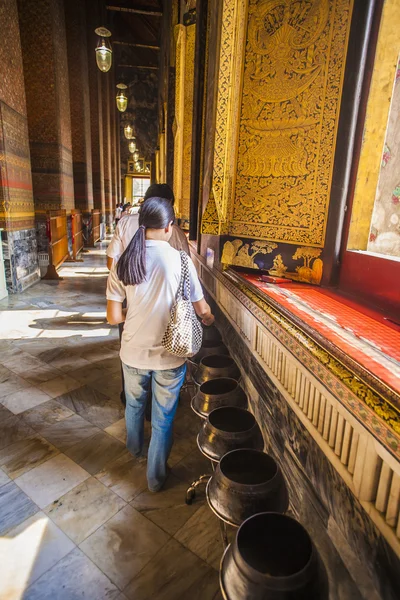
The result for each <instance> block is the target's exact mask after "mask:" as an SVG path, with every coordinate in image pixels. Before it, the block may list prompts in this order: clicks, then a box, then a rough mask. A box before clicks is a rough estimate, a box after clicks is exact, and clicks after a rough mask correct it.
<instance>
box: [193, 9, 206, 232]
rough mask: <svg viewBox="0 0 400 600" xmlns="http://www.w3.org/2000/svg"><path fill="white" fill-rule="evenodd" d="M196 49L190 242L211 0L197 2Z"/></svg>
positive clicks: (200, 158)
mask: <svg viewBox="0 0 400 600" xmlns="http://www.w3.org/2000/svg"><path fill="white" fill-rule="evenodd" d="M196 13H197V18H196V46H195V69H194V89H195V90H196V93H195V94H194V96H193V130H192V139H193V143H192V163H191V175H190V227H189V239H191V240H196V239H197V237H198V229H199V227H198V223H199V206H200V205H201V202H200V195H201V184H202V180H203V164H204V135H205V127H204V125H205V124H204V116H205V100H206V91H207V90H206V85H205V77H206V49H207V25H208V18H207V17H208V0H198V1H197V3H196Z"/></svg>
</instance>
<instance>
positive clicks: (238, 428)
mask: <svg viewBox="0 0 400 600" xmlns="http://www.w3.org/2000/svg"><path fill="white" fill-rule="evenodd" d="M206 385H207V384H206ZM197 444H198V446H199V448H200V451H201V452H202V453H203V454H204V455H205V456H206V457H207V458H209V459H210V460H212V461H214V462H219V461H220V460H221V458H222V457H223V456H224V455H225V454H227V452H231V451H232V450H238V449H239V448H252V449H254V450H262V449H263V448H264V440H263V437H262V433H261V430H260V427H259V426H258V423H257V421H256V419H255V418H254V416H253V415H252V414H251V413H250V412H249V411H248V410H245V409H243V408H237V407H235V406H223V407H221V408H216V409H215V410H213V411H211V412H210V414H209V415H208V417H207V419H206V421H205V422H204V424H203V427H202V429H201V431H200V433H199V435H198V436H197Z"/></svg>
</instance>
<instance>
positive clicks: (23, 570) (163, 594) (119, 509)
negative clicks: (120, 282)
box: [0, 245, 222, 600]
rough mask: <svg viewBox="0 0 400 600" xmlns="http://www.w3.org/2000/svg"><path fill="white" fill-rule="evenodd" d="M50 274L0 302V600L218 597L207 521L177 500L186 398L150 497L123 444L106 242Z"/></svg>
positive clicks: (191, 432) (186, 430)
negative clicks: (160, 484)
mask: <svg viewBox="0 0 400 600" xmlns="http://www.w3.org/2000/svg"><path fill="white" fill-rule="evenodd" d="M60 275H61V276H62V277H63V280H62V281H59V282H50V281H46V282H44V281H42V282H40V283H39V284H37V285H35V286H34V287H32V288H30V289H28V290H27V291H25V292H24V293H22V294H18V295H14V296H10V297H9V298H8V299H4V300H2V301H1V302H0V600H39V599H40V600H75V599H78V598H79V599H82V598H87V599H88V600H102V599H107V600H113V599H115V600H117V599H118V600H124V599H125V600H126V599H128V600H150V599H156V600H180V599H182V600H183V599H190V600H214V599H217V598H220V594H219V590H218V567H219V561H220V557H221V554H222V544H221V541H220V536H219V528H218V524H217V520H216V518H215V517H214V516H213V514H212V513H211V512H210V510H209V509H208V508H207V506H206V504H205V502H204V497H199V498H198V499H197V501H196V502H195V503H194V504H193V505H192V506H186V504H185V502H184V497H185V490H186V487H187V485H188V484H189V483H190V482H191V481H192V480H193V479H194V478H195V477H197V476H198V475H199V474H200V473H203V472H207V471H209V466H208V464H207V461H205V459H204V458H203V457H202V456H201V455H200V453H199V451H198V450H197V446H196V441H195V432H196V431H197V429H198V421H197V417H195V415H194V414H193V413H192V411H191V410H190V407H189V398H188V397H185V396H183V398H182V399H181V402H180V406H179V409H178V413H177V418H176V428H175V442H174V446H173V449H172V452H171V456H170V460H169V463H170V466H171V468H172V471H171V475H170V477H169V479H168V483H167V485H166V487H165V489H164V490H163V491H162V492H160V493H158V494H151V493H149V492H148V491H147V487H146V476H145V469H146V465H145V464H143V462H140V461H137V460H136V459H135V458H133V457H132V456H131V455H130V454H129V453H128V451H127V450H126V448H125V438H126V431H125V422H124V411H123V407H122V405H121V403H120V400H119V393H120V386H121V380H120V364H119V357H118V347H119V341H118V330H117V328H116V327H111V326H109V325H108V324H107V322H106V318H105V297H104V292H105V284H106V277H107V270H106V268H105V247H102V246H101V245H100V246H99V247H98V248H96V249H95V250H92V251H90V252H89V253H85V254H84V262H83V263H68V264H66V265H65V266H63V267H62V269H61V270H60ZM149 429H150V428H149V427H148V431H147V435H149V433H150V432H149Z"/></svg>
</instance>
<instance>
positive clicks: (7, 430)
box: [0, 412, 35, 450]
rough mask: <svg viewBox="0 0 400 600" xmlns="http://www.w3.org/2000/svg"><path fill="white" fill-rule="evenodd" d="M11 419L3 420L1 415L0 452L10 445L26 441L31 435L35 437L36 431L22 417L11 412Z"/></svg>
mask: <svg viewBox="0 0 400 600" xmlns="http://www.w3.org/2000/svg"><path fill="white" fill-rule="evenodd" d="M10 415H11V416H9V417H7V418H3V416H2V415H1V414H0V450H1V449H2V448H6V447H7V446H9V445H10V444H14V443H15V442H19V441H20V440H25V439H26V438H27V437H29V436H31V435H35V431H34V429H32V427H30V426H29V424H28V423H26V422H25V421H24V420H23V419H22V418H21V417H18V416H16V415H14V414H12V413H11V412H10Z"/></svg>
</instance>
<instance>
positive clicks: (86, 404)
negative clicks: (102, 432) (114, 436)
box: [57, 385, 125, 428]
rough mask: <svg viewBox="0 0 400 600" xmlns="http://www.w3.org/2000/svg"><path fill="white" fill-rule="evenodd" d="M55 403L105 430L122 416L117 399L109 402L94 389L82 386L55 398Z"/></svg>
mask: <svg viewBox="0 0 400 600" xmlns="http://www.w3.org/2000/svg"><path fill="white" fill-rule="evenodd" d="M57 402H60V404H63V405H64V406H66V407H68V408H69V409H71V410H74V411H75V412H77V413H79V414H80V415H81V416H82V417H83V418H85V419H87V420H88V421H90V422H91V423H93V424H94V425H97V426H98V427H101V428H105V427H108V426H109V425H111V424H112V423H115V422H116V421H118V420H119V419H121V417H122V416H123V415H124V412H125V409H124V407H123V406H122V404H121V402H120V400H119V398H116V399H115V400H111V399H110V398H109V396H106V395H104V394H102V393H101V392H99V391H98V390H96V389H93V388H92V387H90V386H88V385H84V386H82V387H80V388H78V389H76V390H71V391H70V392H68V393H67V394H63V395H62V396H59V397H58V398H57Z"/></svg>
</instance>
